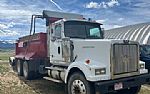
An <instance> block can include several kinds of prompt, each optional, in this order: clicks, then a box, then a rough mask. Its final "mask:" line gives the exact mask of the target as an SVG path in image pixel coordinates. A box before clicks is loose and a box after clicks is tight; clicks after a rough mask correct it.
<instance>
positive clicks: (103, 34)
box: [101, 28, 105, 38]
mask: <svg viewBox="0 0 150 94" xmlns="http://www.w3.org/2000/svg"><path fill="white" fill-rule="evenodd" d="M101 32H102V33H101V34H102V37H103V38H104V37H105V29H104V28H101Z"/></svg>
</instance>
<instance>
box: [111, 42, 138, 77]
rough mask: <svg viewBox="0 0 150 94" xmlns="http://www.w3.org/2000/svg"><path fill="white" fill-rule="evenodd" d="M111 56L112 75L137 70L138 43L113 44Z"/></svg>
mask: <svg viewBox="0 0 150 94" xmlns="http://www.w3.org/2000/svg"><path fill="white" fill-rule="evenodd" d="M113 56H114V57H113V71H114V75H121V74H126V73H132V72H137V71H138V45H136V44H114V45H113Z"/></svg>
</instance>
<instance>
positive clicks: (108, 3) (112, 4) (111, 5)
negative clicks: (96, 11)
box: [107, 0, 120, 7]
mask: <svg viewBox="0 0 150 94" xmlns="http://www.w3.org/2000/svg"><path fill="white" fill-rule="evenodd" d="M107 5H108V6H109V7H114V6H115V5H116V6H118V5H120V4H119V2H118V1H117V0H111V1H109V2H107Z"/></svg>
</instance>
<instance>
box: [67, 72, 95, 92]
mask: <svg viewBox="0 0 150 94" xmlns="http://www.w3.org/2000/svg"><path fill="white" fill-rule="evenodd" d="M68 94H95V93H94V89H92V84H91V83H90V82H88V81H87V80H86V79H85V77H84V76H83V74H82V73H80V72H77V73H74V74H72V75H71V76H70V78H69V80H68Z"/></svg>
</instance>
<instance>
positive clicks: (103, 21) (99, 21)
mask: <svg viewBox="0 0 150 94" xmlns="http://www.w3.org/2000/svg"><path fill="white" fill-rule="evenodd" d="M107 20H108V19H104V20H101V19H100V20H96V22H98V23H105V22H106V21H107Z"/></svg>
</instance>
